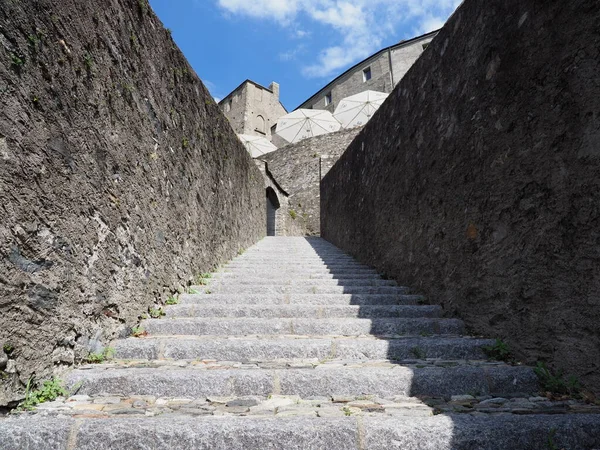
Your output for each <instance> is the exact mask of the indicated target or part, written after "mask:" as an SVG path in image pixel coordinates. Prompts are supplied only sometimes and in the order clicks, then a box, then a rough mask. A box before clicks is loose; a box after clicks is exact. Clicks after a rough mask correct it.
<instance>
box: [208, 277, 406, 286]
mask: <svg viewBox="0 0 600 450" xmlns="http://www.w3.org/2000/svg"><path fill="white" fill-rule="evenodd" d="M205 283H206V285H207V286H231V287H236V286H240V287H242V288H244V287H246V286H249V285H255V286H295V287H296V286H323V287H329V286H397V285H398V283H396V282H395V281H394V280H382V279H381V278H372V279H365V278H346V279H343V280H338V279H314V278H308V277H307V278H298V277H280V278H266V277H246V278H244V279H237V280H236V279H227V278H225V279H224V278H220V277H213V278H206V279H205Z"/></svg>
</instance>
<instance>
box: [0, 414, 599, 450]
mask: <svg viewBox="0 0 600 450" xmlns="http://www.w3.org/2000/svg"><path fill="white" fill-rule="evenodd" d="M349 409H350V408H348V410H349ZM357 409H358V408H357ZM323 411H326V410H323ZM358 411H360V410H358ZM290 413H292V412H291V411H290ZM309 413H310V414H311V415H313V414H314V411H309ZM336 414H337V413H336ZM336 414H327V413H325V414H324V417H319V418H316V417H315V418H310V417H298V414H296V415H295V416H293V417H287V418H286V417H277V416H275V417H273V418H257V417H215V418H210V417H208V418H207V417H184V416H179V417H170V416H165V417H156V418H126V417H120V418H114V419H111V420H110V422H107V421H106V420H102V419H87V420H82V421H80V422H79V423H78V424H77V425H76V423H75V420H73V419H67V418H60V419H59V418H55V419H49V418H32V419H28V420H22V419H10V420H2V421H0V445H1V446H2V448H3V449H6V450H21V449H23V448H35V449H39V450H55V449H64V448H73V449H77V450H88V449H89V450H92V449H93V450H102V449H111V450H112V449H117V450H120V449H123V450H124V449H127V450H129V449H146V448H152V449H156V450H160V449H165V450H167V449H172V448H194V449H207V450H208V449H225V448H226V449H240V450H241V449H244V450H245V449H249V448H282V444H283V443H285V448H286V449H288V448H289V449H298V450H304V449H315V450H316V449H322V448H330V449H333V450H349V449H359V448H368V449H369V450H379V449H381V450H384V449H385V450H388V449H393V448H397V449H403V448H411V449H418V450H451V449H452V450H470V449H474V448H477V449H486V450H504V449H509V448H510V449H512V448H514V449H517V448H527V449H532V450H545V449H547V448H548V446H549V442H551V443H552V445H553V446H555V447H556V448H568V449H569V450H590V449H596V448H600V429H599V428H598V426H597V423H598V418H597V416H594V415H585V414H578V415H571V416H552V415H539V416H511V415H504V416H502V415H501V416H491V417H487V416H461V415H439V416H435V417H410V416H394V417H390V418H387V417H382V416H375V417H368V416H367V417H363V418H361V419H360V422H358V421H357V419H356V418H355V417H339V418H338V417H332V416H335V415H336ZM284 415H285V414H284ZM108 423H109V424H110V426H107V424H108ZM359 429H360V433H361V435H360V437H359ZM69 433H71V438H70V439H69ZM67 442H70V444H71V445H70V446H69V447H67Z"/></svg>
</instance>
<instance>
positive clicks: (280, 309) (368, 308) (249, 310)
mask: <svg viewBox="0 0 600 450" xmlns="http://www.w3.org/2000/svg"><path fill="white" fill-rule="evenodd" d="M441 316H442V308H441V307H440V306H433V305H431V306H430V305H333V306H320V305H222V304H208V303H204V304H200V305H194V304H191V305H190V304H182V305H174V306H171V307H169V308H167V309H166V317H167V318H185V317H216V318H223V317H230V318H241V317H250V318H267V319H273V318H281V319H284V318H298V319H299V318H306V319H308V318H312V319H315V318H316V319H323V318H361V317H362V318H384V317H401V318H409V317H410V318H414V317H421V318H423V317H429V318H439V317H441Z"/></svg>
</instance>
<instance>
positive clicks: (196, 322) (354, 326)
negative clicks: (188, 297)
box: [142, 318, 464, 336]
mask: <svg viewBox="0 0 600 450" xmlns="http://www.w3.org/2000/svg"><path fill="white" fill-rule="evenodd" d="M142 327H143V328H144V329H145V330H146V331H147V332H148V333H149V334H150V335H153V336H156V335H169V336H177V335H196V336H199V335H214V336H247V335H304V336H315V335H332V334H333V335H338V336H362V335H374V336H396V335H418V334H420V333H429V334H438V335H448V334H451V335H454V334H461V333H462V332H463V330H464V324H463V322H462V321H461V320H458V319H439V318H433V319H432V318H394V319H388V318H385V319H296V318H295V319H268V320H265V319H262V318H258V319H256V318H240V319H237V318H192V319H150V320H144V321H142Z"/></svg>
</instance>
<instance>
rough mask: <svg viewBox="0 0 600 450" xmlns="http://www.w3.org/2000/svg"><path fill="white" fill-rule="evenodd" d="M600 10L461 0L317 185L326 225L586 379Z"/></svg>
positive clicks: (595, 338)
mask: <svg viewBox="0 0 600 450" xmlns="http://www.w3.org/2000/svg"><path fill="white" fill-rule="evenodd" d="M598 23H600V8H599V7H598V2H597V1H596V0H573V1H571V2H559V1H553V2H539V1H536V0H507V1H504V2H491V3H490V2H488V1H486V0H467V1H466V2H465V3H464V4H463V5H462V7H460V8H459V10H458V12H457V13H455V15H454V16H453V17H452V18H451V19H450V20H449V22H448V23H447V24H446V26H445V27H444V29H443V30H442V32H441V33H440V34H439V35H438V36H437V37H436V39H435V40H434V41H433V43H432V44H431V46H430V47H429V49H428V50H427V51H426V52H425V53H424V54H423V56H422V57H421V58H420V59H419V60H418V61H417V63H416V64H415V65H414V66H413V68H412V69H411V70H410V71H409V72H408V74H407V75H406V76H405V77H404V79H403V80H402V82H401V83H400V84H399V85H398V86H397V88H396V89H395V91H394V92H393V93H392V95H391V96H390V98H389V99H388V101H387V102H386V103H385V104H384V105H383V106H382V107H381V108H380V109H379V111H378V113H377V114H376V115H375V116H374V117H373V119H372V120H371V121H370V123H369V124H368V125H367V126H366V128H365V129H364V130H363V132H362V133H361V134H360V135H359V136H358V137H357V138H356V139H355V140H354V142H353V143H352V145H351V146H350V148H349V149H348V150H347V151H346V153H345V154H344V155H343V156H342V158H341V159H340V160H339V161H338V163H337V164H336V166H335V167H334V168H333V169H332V170H331V171H330V172H329V174H328V175H327V176H326V177H325V178H324V180H323V182H322V186H321V196H322V197H321V207H322V209H321V213H322V216H321V224H322V235H323V236H324V237H325V238H326V239H328V240H329V241H331V242H333V243H334V244H336V245H338V246H339V247H341V248H342V249H344V250H345V251H348V252H350V253H351V254H353V255H354V256H356V257H358V258H359V259H360V260H361V261H363V262H366V263H369V264H373V265H375V266H376V267H377V268H378V269H379V270H381V271H382V272H385V273H387V274H388V275H390V276H391V277H393V278H395V279H397V280H398V281H399V282H400V283H402V284H407V285H410V286H412V287H413V288H414V289H415V290H416V291H419V292H425V293H427V294H428V295H429V298H430V301H431V302H433V303H440V304H442V305H443V307H444V309H445V311H446V313H447V314H448V315H455V314H457V315H459V316H460V317H462V318H464V319H465V320H466V322H467V324H468V325H469V326H470V327H471V328H472V330H473V331H474V332H476V333H480V334H483V335H487V336H496V337H499V338H502V339H505V340H506V341H507V342H508V343H509V344H510V346H511V347H512V348H513V349H514V350H515V351H516V353H517V356H519V357H520V358H523V359H524V360H526V361H527V362H533V361H535V360H545V361H549V362H551V364H552V365H553V366H554V367H555V368H557V369H560V370H563V371H564V372H566V373H573V374H575V375H578V376H579V377H581V379H582V380H583V381H584V382H586V383H587V384H588V385H589V386H591V387H593V388H594V389H596V390H600V327H599V326H598V319H599V316H598V312H599V311H600V269H599V267H600V84H599V82H598V73H599V71H600V28H598Z"/></svg>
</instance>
